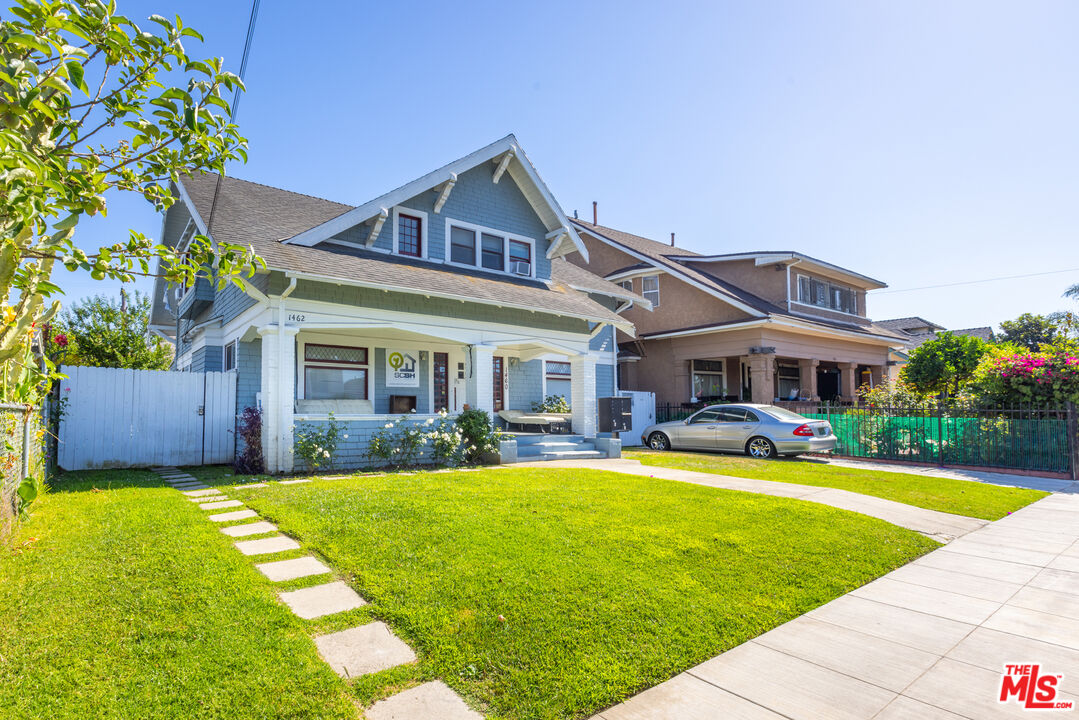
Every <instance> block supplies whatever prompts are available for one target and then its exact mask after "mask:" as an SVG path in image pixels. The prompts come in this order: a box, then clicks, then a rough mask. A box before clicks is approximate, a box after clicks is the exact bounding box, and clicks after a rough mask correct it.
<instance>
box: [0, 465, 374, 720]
mask: <svg viewBox="0 0 1079 720" xmlns="http://www.w3.org/2000/svg"><path fill="white" fill-rule="evenodd" d="M95 488H96V489H95ZM33 513H34V515H33V517H32V519H30V520H29V521H28V522H26V523H25V524H24V525H23V527H22V528H21V529H20V530H19V531H18V533H17V536H16V538H15V543H14V548H9V547H0V717H3V718H19V719H20V720H26V719H28V718H50V719H56V718H78V719H79V720H85V719H86V718H94V720H101V719H102V718H124V719H125V720H128V719H136V718H154V719H155V720H156V719H159V718H184V719H187V718H312V719H315V718H319V719H321V718H354V717H356V711H355V708H354V705H353V702H352V698H351V697H350V696H349V694H348V690H347V688H346V686H345V684H344V683H343V682H342V681H340V680H339V679H338V678H337V676H336V675H335V674H334V673H333V672H332V671H331V670H330V669H329V668H328V667H327V666H326V665H325V664H324V663H323V662H322V661H321V659H320V658H319V657H318V654H317V652H316V651H315V647H314V645H313V643H312V642H311V640H310V639H309V637H308V627H307V625H306V624H305V623H304V622H303V621H301V620H299V619H296V618H295V617H293V616H292V614H291V613H290V612H289V611H288V609H287V608H285V607H284V606H283V605H280V604H279V603H278V602H277V600H276V597H275V588H274V587H273V586H272V584H271V583H270V582H269V581H267V580H266V579H265V578H263V577H262V575H261V574H259V572H258V571H257V570H255V568H254V564H253V563H252V562H251V560H250V559H248V558H245V557H243V556H242V555H240V553H239V552H237V551H236V550H235V549H234V548H233V547H232V541H231V540H230V539H229V538H227V537H225V536H224V535H223V534H221V533H220V532H218V530H217V527H216V526H215V524H214V523H212V522H209V521H208V520H206V519H205V515H206V513H205V512H204V511H202V510H200V509H199V508H198V507H197V506H195V505H194V504H193V503H190V502H188V501H187V500H186V499H185V498H184V497H183V496H181V495H180V494H179V493H178V492H176V491H175V490H172V489H169V488H166V487H165V486H164V484H163V483H162V482H161V481H160V480H159V479H157V477H156V476H155V475H152V474H150V473H148V472H137V471H135V472H115V471H114V472H94V473H70V474H68V475H65V476H64V478H63V481H62V482H60V483H58V484H57V486H56V487H55V488H54V490H53V492H51V493H50V494H48V495H46V496H45V497H44V498H43V499H42V500H40V501H39V502H38V503H36V504H35V505H34V506H33Z"/></svg>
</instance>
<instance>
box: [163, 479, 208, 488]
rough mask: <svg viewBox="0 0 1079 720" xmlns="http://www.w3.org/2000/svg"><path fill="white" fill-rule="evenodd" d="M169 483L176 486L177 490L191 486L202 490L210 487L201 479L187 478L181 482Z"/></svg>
mask: <svg viewBox="0 0 1079 720" xmlns="http://www.w3.org/2000/svg"><path fill="white" fill-rule="evenodd" d="M169 485H171V486H172V487H174V488H176V489H177V490H190V489H191V488H195V489H196V490H202V489H203V488H207V487H210V486H209V485H207V484H206V483H204V482H202V481H201V480H186V481H184V482H180V483H169Z"/></svg>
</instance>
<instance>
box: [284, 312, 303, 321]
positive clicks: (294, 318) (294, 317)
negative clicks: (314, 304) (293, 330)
mask: <svg viewBox="0 0 1079 720" xmlns="http://www.w3.org/2000/svg"><path fill="white" fill-rule="evenodd" d="M306 318H307V316H306V315H297V314H296V313H291V314H290V315H289V316H288V319H289V322H303V321H304V319H306Z"/></svg>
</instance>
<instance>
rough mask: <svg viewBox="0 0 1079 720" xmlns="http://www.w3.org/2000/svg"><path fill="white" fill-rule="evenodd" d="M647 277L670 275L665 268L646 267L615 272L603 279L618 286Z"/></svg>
mask: <svg viewBox="0 0 1079 720" xmlns="http://www.w3.org/2000/svg"><path fill="white" fill-rule="evenodd" d="M645 275H670V273H668V272H667V271H666V270H664V269H663V268H658V267H646V268H637V269H636V270H623V271H621V272H613V273H611V274H610V275H604V276H603V279H604V280H606V281H607V282H613V283H614V284H615V285H617V284H618V283H620V282H623V281H625V280H633V279H635V278H639V277H644V276H645Z"/></svg>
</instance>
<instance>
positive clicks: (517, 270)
mask: <svg viewBox="0 0 1079 720" xmlns="http://www.w3.org/2000/svg"><path fill="white" fill-rule="evenodd" d="M510 272H511V273H513V274H514V275H531V274H532V263H526V262H512V263H510Z"/></svg>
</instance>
